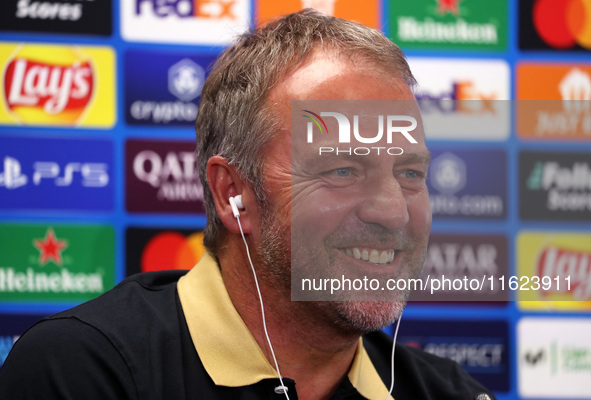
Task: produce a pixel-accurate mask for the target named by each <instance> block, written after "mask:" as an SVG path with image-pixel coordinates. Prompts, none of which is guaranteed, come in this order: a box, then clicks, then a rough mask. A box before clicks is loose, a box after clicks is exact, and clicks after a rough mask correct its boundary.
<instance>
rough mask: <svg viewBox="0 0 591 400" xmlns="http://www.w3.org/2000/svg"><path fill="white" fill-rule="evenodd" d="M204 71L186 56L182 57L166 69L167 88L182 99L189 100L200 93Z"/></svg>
mask: <svg viewBox="0 0 591 400" xmlns="http://www.w3.org/2000/svg"><path fill="white" fill-rule="evenodd" d="M204 81H205V71H204V70H203V68H201V66H200V65H198V64H196V63H194V62H193V61H191V60H189V59H188V58H185V59H182V60H181V61H179V62H178V63H176V64H174V65H173V66H172V67H170V69H169V70H168V90H169V91H170V93H172V94H173V95H174V96H176V97H178V98H179V100H182V101H191V100H193V99H194V98H196V97H198V96H199V95H201V88H202V87H203V82H204Z"/></svg>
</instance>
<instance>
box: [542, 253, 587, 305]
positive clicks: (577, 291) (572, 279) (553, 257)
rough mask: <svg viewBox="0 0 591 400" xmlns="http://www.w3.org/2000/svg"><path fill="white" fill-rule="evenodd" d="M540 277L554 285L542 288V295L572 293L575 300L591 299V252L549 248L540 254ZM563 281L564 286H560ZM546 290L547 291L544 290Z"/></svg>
mask: <svg viewBox="0 0 591 400" xmlns="http://www.w3.org/2000/svg"><path fill="white" fill-rule="evenodd" d="M538 276H539V277H540V278H542V277H544V276H547V277H550V278H551V279H552V280H553V281H554V282H553V283H554V284H553V285H547V288H544V287H542V291H541V295H542V296H544V295H550V294H552V293H570V295H572V299H573V300H590V299H591V252H589V251H573V250H570V249H567V248H564V247H558V246H552V245H550V246H548V247H546V248H545V249H544V250H543V251H542V253H541V254H540V259H539V261H538ZM561 281H563V282H565V284H563V285H558V284H556V283H560V282H561ZM544 289H546V290H544Z"/></svg>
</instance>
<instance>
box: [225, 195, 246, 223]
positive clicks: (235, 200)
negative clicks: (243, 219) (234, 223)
mask: <svg viewBox="0 0 591 400" xmlns="http://www.w3.org/2000/svg"><path fill="white" fill-rule="evenodd" d="M228 200H229V201H230V207H232V213H233V214H234V218H238V217H240V211H238V210H244V204H242V195H241V194H239V195H238V196H234V197H230V198H229V199H228Z"/></svg>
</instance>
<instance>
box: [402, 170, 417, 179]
mask: <svg viewBox="0 0 591 400" xmlns="http://www.w3.org/2000/svg"><path fill="white" fill-rule="evenodd" d="M418 176H419V173H418V172H417V171H415V170H412V169H407V170H406V171H404V177H405V178H409V179H413V178H417V177H418Z"/></svg>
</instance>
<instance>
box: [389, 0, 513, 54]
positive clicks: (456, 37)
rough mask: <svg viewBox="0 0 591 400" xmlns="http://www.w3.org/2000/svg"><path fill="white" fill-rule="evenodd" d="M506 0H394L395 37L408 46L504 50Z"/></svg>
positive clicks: (392, 8) (393, 37) (405, 46)
mask: <svg viewBox="0 0 591 400" xmlns="http://www.w3.org/2000/svg"><path fill="white" fill-rule="evenodd" d="M506 11H507V3H506V1H504V0H500V1H496V2H488V1H485V0H417V1H414V2H395V3H394V2H393V3H392V4H391V7H390V19H391V20H392V21H395V23H394V24H392V25H393V27H392V32H391V35H390V36H391V37H392V40H394V42H395V43H397V44H398V45H400V46H401V47H402V48H403V49H406V48H412V47H415V48H441V47H442V48H475V49H478V48H482V49H504V48H505V47H506V43H507V38H506V36H507V32H506V31H507V15H506V14H507V12H506Z"/></svg>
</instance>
